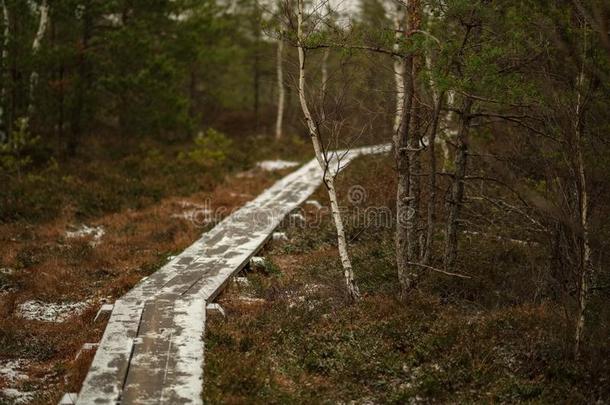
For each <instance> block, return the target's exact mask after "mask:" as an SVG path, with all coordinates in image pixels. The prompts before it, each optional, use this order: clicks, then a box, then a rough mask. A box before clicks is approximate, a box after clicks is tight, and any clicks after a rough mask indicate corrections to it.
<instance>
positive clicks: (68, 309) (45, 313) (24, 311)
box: [17, 300, 90, 322]
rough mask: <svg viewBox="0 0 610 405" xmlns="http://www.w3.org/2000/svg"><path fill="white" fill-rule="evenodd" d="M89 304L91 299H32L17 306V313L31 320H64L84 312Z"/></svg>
mask: <svg viewBox="0 0 610 405" xmlns="http://www.w3.org/2000/svg"><path fill="white" fill-rule="evenodd" d="M89 304H90V303H89V301H83V302H66V303H49V302H42V301H37V300H30V301H26V302H24V303H22V304H20V305H19V306H18V307H17V314H18V315H19V316H20V317H21V318H24V319H28V320H30V321H43V322H64V321H66V320H67V319H69V318H71V317H72V316H74V315H79V314H80V313H82V312H83V311H84V310H85V308H87V307H88V306H89Z"/></svg>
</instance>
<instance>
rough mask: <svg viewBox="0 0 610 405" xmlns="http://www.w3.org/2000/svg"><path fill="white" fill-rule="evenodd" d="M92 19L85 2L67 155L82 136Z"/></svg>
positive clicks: (88, 4)
mask: <svg viewBox="0 0 610 405" xmlns="http://www.w3.org/2000/svg"><path fill="white" fill-rule="evenodd" d="M91 30H92V18H91V3H89V2H87V3H86V4H85V8H84V11H83V26H82V37H81V44H80V45H81V46H80V47H81V49H80V50H79V55H78V79H77V86H76V102H75V103H74V109H73V110H72V134H71V136H70V139H69V140H68V155H69V156H74V155H75V154H76V148H77V147H78V144H79V142H80V139H81V137H82V134H83V130H84V128H83V122H84V120H83V115H84V113H83V110H84V105H85V103H86V100H87V95H88V92H89V87H90V80H91V77H90V76H91V75H90V69H89V60H88V58H87V52H88V48H89V42H90V40H91Z"/></svg>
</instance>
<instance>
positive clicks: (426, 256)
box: [422, 93, 444, 265]
mask: <svg viewBox="0 0 610 405" xmlns="http://www.w3.org/2000/svg"><path fill="white" fill-rule="evenodd" d="M443 96H444V95H443V94H438V93H436V96H435V97H433V99H434V113H433V116H432V128H431V129H430V140H429V143H430V144H429V146H428V148H429V150H428V152H429V154H430V176H429V179H428V189H429V190H428V193H429V194H428V218H427V229H426V238H425V243H426V245H425V247H424V252H423V254H422V257H423V258H422V261H423V263H424V264H426V265H429V264H430V258H431V255H432V248H433V246H432V242H433V240H434V229H435V222H436V133H437V131H438V123H439V118H440V112H441V108H442V106H443Z"/></svg>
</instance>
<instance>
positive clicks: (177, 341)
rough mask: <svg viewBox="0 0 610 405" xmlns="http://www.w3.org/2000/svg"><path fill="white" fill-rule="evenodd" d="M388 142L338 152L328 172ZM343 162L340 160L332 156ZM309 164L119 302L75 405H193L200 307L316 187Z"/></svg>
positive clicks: (317, 173) (315, 168) (199, 361)
mask: <svg viewBox="0 0 610 405" xmlns="http://www.w3.org/2000/svg"><path fill="white" fill-rule="evenodd" d="M389 149H390V147H389V146H388V145H383V146H381V147H369V148H360V149H355V150H353V151H349V152H336V153H335V154H334V155H333V157H332V159H331V161H332V162H333V164H332V166H331V168H332V170H333V171H338V170H341V169H343V168H344V167H345V166H346V165H347V163H349V162H350V161H351V160H352V159H354V158H355V157H357V156H360V155H362V154H372V153H384V152H387V151H388V150H389ZM339 157H340V158H341V159H340V161H339V160H338V159H337V158H339ZM322 176H323V173H322V171H321V170H320V167H319V165H318V163H317V162H316V161H315V160H312V161H311V162H309V163H307V164H306V165H304V166H303V167H301V168H300V169H298V170H296V171H295V172H293V173H291V174H289V175H288V176H286V177H284V178H283V179H281V180H279V181H278V182H276V183H275V184H274V185H273V186H272V187H270V188H269V189H267V190H265V191H264V192H263V193H262V194H261V195H259V196H258V197H257V198H256V199H254V200H252V201H250V202H248V203H247V204H245V205H244V206H243V207H242V208H240V209H239V210H237V211H236V212H235V213H233V214H232V215H230V216H228V217H227V218H225V219H224V220H223V221H221V222H220V223H219V224H217V225H216V226H215V227H214V228H213V229H212V230H210V231H209V232H207V233H205V234H204V235H202V237H201V238H200V239H199V240H197V241H196V242H195V243H194V244H193V245H191V246H189V247H188V248H187V249H186V250H185V251H184V252H182V253H181V254H180V255H178V256H177V257H175V258H174V259H173V260H171V261H170V262H169V263H168V264H166V265H165V266H163V267H162V268H161V269H159V270H158V271H157V272H155V273H154V274H153V275H151V276H150V277H148V278H147V279H145V280H143V281H142V282H141V283H139V284H138V285H137V286H136V287H134V288H133V289H132V290H131V291H130V292H128V293H127V294H125V295H124V296H123V297H122V298H121V299H119V300H118V301H117V302H116V303H115V306H114V310H113V312H112V315H111V316H110V319H109V321H108V325H107V327H106V330H105V332H104V335H103V337H102V340H101V342H100V346H99V347H98V350H97V352H96V354H95V357H94V359H93V363H92V365H91V368H90V370H89V373H88V374H87V377H86V378H85V381H84V383H83V387H82V389H81V392H80V395H79V397H78V400H77V403H78V404H116V403H123V404H153V403H154V404H161V403H168V404H170V403H171V404H174V403H176V404H182V403H185V404H186V403H189V404H198V403H200V402H201V390H202V377H203V334H204V331H205V306H206V302H210V301H211V300H213V299H214V298H215V297H216V295H217V294H219V292H220V291H221V290H222V288H223V286H224V285H225V284H226V283H227V282H228V280H229V279H230V278H231V277H232V276H233V275H234V274H235V273H237V272H238V271H240V270H241V269H242V268H243V267H244V266H245V265H246V264H247V263H248V261H249V260H250V257H251V256H252V255H254V254H255V253H256V252H257V251H258V250H259V249H260V248H262V246H263V245H264V244H265V243H266V242H267V240H268V239H269V238H270V236H271V234H272V232H273V230H274V229H275V228H277V226H278V225H279V224H280V222H281V221H282V220H283V219H284V217H285V216H286V215H288V214H289V213H290V212H291V211H292V210H294V209H295V208H297V207H298V206H299V205H300V204H302V203H303V202H304V201H305V200H306V199H307V198H308V197H309V196H310V195H311V194H312V193H313V192H314V191H315V189H316V188H317V187H318V186H319V185H320V184H321V183H322Z"/></svg>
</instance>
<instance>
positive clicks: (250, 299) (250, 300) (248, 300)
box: [237, 295, 265, 304]
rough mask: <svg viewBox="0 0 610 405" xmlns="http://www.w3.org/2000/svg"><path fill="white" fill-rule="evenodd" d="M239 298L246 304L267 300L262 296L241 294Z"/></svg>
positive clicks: (261, 302) (260, 302) (262, 302)
mask: <svg viewBox="0 0 610 405" xmlns="http://www.w3.org/2000/svg"><path fill="white" fill-rule="evenodd" d="M237 300H239V301H241V302H244V303H246V304H264V303H265V300H264V299H262V298H256V297H248V296H247V295H239V296H238V297H237Z"/></svg>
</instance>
